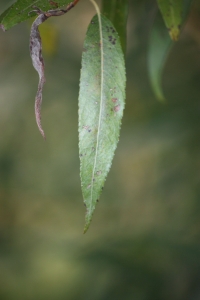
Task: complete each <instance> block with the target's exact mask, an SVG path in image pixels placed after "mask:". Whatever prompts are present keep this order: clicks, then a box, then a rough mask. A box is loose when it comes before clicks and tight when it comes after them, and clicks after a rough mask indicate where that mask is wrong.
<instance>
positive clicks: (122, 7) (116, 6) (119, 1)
mask: <svg viewBox="0 0 200 300" xmlns="http://www.w3.org/2000/svg"><path fill="white" fill-rule="evenodd" d="M102 13H103V14H104V15H105V16H106V17H107V18H108V19H109V20H110V21H111V22H112V23H113V25H114V26H115V28H116V30H117V32H118V34H119V36H120V40H121V45H122V49H123V51H124V53H125V51H126V26H127V18H128V0H109V1H108V0H103V1H102Z"/></svg>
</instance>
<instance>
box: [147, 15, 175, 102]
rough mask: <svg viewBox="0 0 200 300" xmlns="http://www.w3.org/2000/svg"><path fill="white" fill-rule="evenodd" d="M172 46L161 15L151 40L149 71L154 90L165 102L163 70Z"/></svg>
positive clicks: (153, 28)
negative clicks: (162, 82)
mask: <svg viewBox="0 0 200 300" xmlns="http://www.w3.org/2000/svg"><path fill="white" fill-rule="evenodd" d="M172 44H173V42H172V40H171V39H170V37H169V34H168V32H167V30H166V27H165V24H164V23H163V20H162V17H161V15H160V13H159V14H157V16H156V19H155V22H154V24H153V27H152V30H151V34H150V39H149V51H148V70H149V78H150V82H151V86H152V89H153V91H154V93H155V95H156V97H157V98H158V100H160V101H164V100H165V98H164V95H163V91H162V84H161V81H162V73H163V68H164V65H165V62H166V58H167V56H168V53H169V51H170V49H171V46H172Z"/></svg>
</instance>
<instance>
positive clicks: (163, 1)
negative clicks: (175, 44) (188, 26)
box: [157, 0, 184, 41]
mask: <svg viewBox="0 0 200 300" xmlns="http://www.w3.org/2000/svg"><path fill="white" fill-rule="evenodd" d="M157 2H158V6H159V8H160V11H161V13H162V16H163V19H164V21H165V25H166V27H167V28H168V30H169V34H170V37H171V39H172V40H173V41H177V40H178V38H179V34H180V27H181V24H182V22H183V10H184V8H183V7H184V1H183V0H157Z"/></svg>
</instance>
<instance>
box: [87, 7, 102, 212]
mask: <svg viewBox="0 0 200 300" xmlns="http://www.w3.org/2000/svg"><path fill="white" fill-rule="evenodd" d="M92 2H93V1H92ZM93 4H94V6H95V8H96V11H97V16H98V22H99V35H100V45H101V47H100V51H101V95H100V96H101V97H100V111H99V121H98V128H97V143H96V151H95V157H94V165H93V172H92V181H91V201H90V208H89V210H90V211H91V209H92V199H93V188H94V176H95V170H96V165H97V156H98V150H99V136H100V128H101V120H102V109H103V86H104V85H103V83H104V76H103V74H104V52H103V49H104V42H103V34H102V22H101V15H100V11H99V8H98V6H97V4H96V3H95V2H93Z"/></svg>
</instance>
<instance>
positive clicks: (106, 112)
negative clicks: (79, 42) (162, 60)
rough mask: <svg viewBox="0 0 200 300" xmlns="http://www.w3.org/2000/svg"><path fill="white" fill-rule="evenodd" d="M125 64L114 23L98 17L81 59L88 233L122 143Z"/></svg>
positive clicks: (81, 140)
mask: <svg viewBox="0 0 200 300" xmlns="http://www.w3.org/2000/svg"><path fill="white" fill-rule="evenodd" d="M125 82H126V76H125V63H124V56H123V52H122V49H121V45H120V39H119V36H118V34H117V32H116V29H115V28H114V27H113V25H112V23H111V22H110V21H109V20H108V19H107V18H106V17H104V16H102V15H99V17H98V16H95V17H94V18H93V19H92V21H91V23H90V25H89V28H88V31H87V34H86V38H85V42H84V52H83V57H82V70H81V79H80V95H79V151H80V160H81V184H82V192H83V197H84V203H85V205H86V209H87V213H86V223H85V228H84V232H86V231H87V229H88V227H89V224H90V222H91V219H92V214H93V212H94V210H95V206H96V203H97V201H98V199H99V196H100V194H101V191H102V188H103V186H104V182H105V179H106V176H107V174H108V172H109V169H110V167H111V163H112V159H113V156H114V152H115V149H116V147H117V143H118V140H119V131H120V126H121V119H122V115H123V109H124V104H125Z"/></svg>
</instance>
